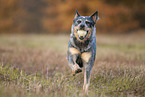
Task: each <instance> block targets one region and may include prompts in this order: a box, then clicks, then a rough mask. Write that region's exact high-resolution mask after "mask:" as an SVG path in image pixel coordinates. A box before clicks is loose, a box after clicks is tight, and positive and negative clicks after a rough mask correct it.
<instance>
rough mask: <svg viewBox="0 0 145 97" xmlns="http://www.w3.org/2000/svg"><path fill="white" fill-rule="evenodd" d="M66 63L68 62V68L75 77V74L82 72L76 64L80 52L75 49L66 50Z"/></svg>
mask: <svg viewBox="0 0 145 97" xmlns="http://www.w3.org/2000/svg"><path fill="white" fill-rule="evenodd" d="M67 54H68V56H67V57H68V62H69V66H70V67H71V69H72V72H73V75H75V74H76V73H79V72H81V71H82V69H81V68H80V67H79V65H78V64H77V63H76V60H77V58H78V56H79V55H80V51H79V50H77V49H76V48H72V47H70V48H69V49H68V53H67Z"/></svg>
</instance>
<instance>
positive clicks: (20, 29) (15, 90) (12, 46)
mask: <svg viewBox="0 0 145 97" xmlns="http://www.w3.org/2000/svg"><path fill="white" fill-rule="evenodd" d="M76 9H77V10H78V12H79V14H80V15H84V16H85V15H86V16H90V15H92V14H93V13H94V12H95V11H96V10H98V12H99V18H100V19H99V21H97V23H96V28H97V29H96V30H97V34H96V37H97V38H96V42H97V55H96V60H95V63H94V66H93V68H92V72H91V83H90V88H89V96H88V97H100V96H101V97H106V96H107V97H118V96H119V97H120V96H121V97H145V0H0V97H86V96H85V95H84V93H83V91H82V89H83V79H84V77H83V72H82V73H79V74H77V75H76V76H72V71H71V69H70V68H69V66H68V61H67V59H66V56H67V49H68V48H67V46H68V41H69V38H70V36H69V35H70V31H71V25H72V23H73V18H74V14H75V10H76Z"/></svg>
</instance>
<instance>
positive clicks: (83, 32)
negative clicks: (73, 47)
mask: <svg viewBox="0 0 145 97" xmlns="http://www.w3.org/2000/svg"><path fill="white" fill-rule="evenodd" d="M77 34H78V35H79V36H80V37H84V36H85V35H86V34H87V32H86V31H85V30H78V31H77Z"/></svg>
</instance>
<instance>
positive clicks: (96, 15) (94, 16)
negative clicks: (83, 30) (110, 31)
mask: <svg viewBox="0 0 145 97" xmlns="http://www.w3.org/2000/svg"><path fill="white" fill-rule="evenodd" d="M91 18H92V19H93V21H94V22H96V21H98V20H99V17H98V11H96V12H95V13H93V14H92V15H91Z"/></svg>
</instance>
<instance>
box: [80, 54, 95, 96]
mask: <svg viewBox="0 0 145 97" xmlns="http://www.w3.org/2000/svg"><path fill="white" fill-rule="evenodd" d="M81 57H82V59H83V63H84V85H83V89H84V91H85V94H88V87H89V85H90V79H91V70H92V67H93V62H94V61H93V59H92V53H91V52H84V53H82V55H81Z"/></svg>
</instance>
